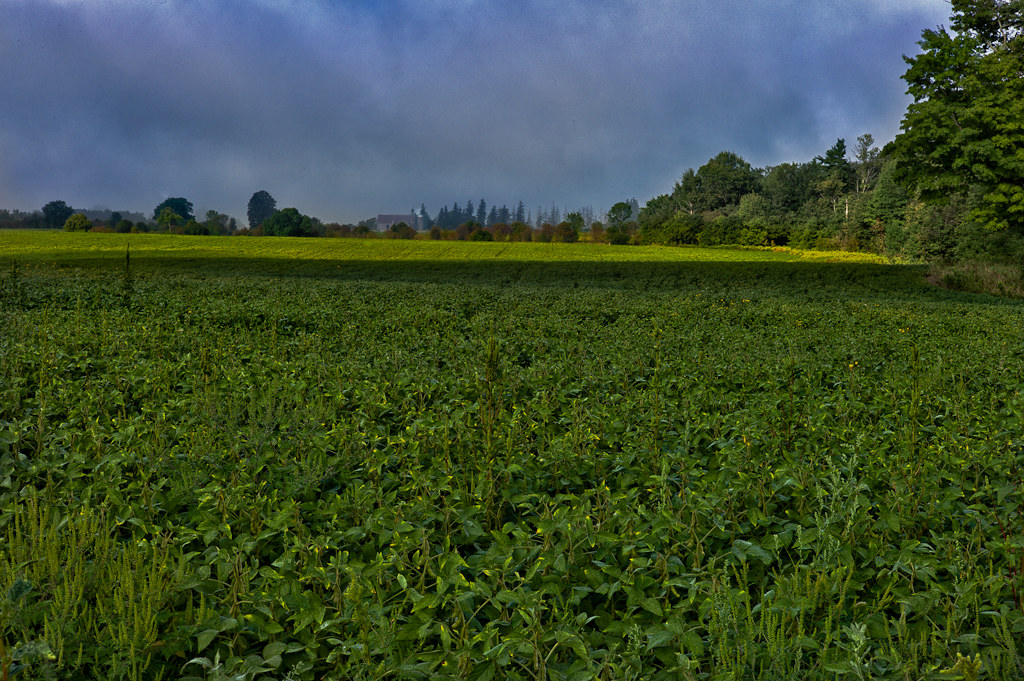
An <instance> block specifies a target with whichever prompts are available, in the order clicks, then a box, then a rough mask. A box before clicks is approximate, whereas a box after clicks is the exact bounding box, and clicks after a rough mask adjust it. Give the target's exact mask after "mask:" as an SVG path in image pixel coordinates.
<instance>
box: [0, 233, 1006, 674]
mask: <svg viewBox="0 0 1024 681" xmlns="http://www.w3.org/2000/svg"><path fill="white" fill-rule="evenodd" d="M0 277H2V283H3V288H2V292H0V678H4V679H7V678H14V679H22V678H24V679H47V678H81V679H132V680H142V679H242V680H248V679H260V680H268V681H269V680H271V679H294V680H313V679H435V678H437V679H471V680H474V681H488V680H490V679H510V680H523V681H526V680H530V681H542V680H545V681H546V680H549V679H550V680H563V679H564V680H574V681H583V680H589V679H637V680H639V679H644V680H652V679H658V680H661V679H664V680H670V679H671V680H675V679H693V680H709V681H710V680H715V681H719V680H722V681H724V680H727V679H728V680H747V679H762V680H766V681H768V680H778V679H821V680H824V679H828V680H840V679H842V680H846V679H892V680H897V679H898V680H901V681H903V680H905V681H916V680H925V679H935V680H938V679H946V680H948V679H994V680H1005V681H1009V680H1011V679H1019V678H1022V677H1024V395H1022V392H1021V391H1022V386H1024V302H1021V301H1011V300H1004V299H999V298H994V297H986V296H979V295H969V294H963V293H954V292H950V291H945V290H942V289H938V288H935V287H933V286H931V285H929V283H928V282H927V281H926V269H925V268H924V267H922V266H915V265H905V264H892V263H888V262H885V261H882V260H877V259H873V258H871V257H869V256H850V255H842V254H834V253H830V254H824V253H798V252H790V251H773V250H769V249H765V250H724V249H721V250H720V249H696V248H692V249H688V248H658V247H635V248H629V247H610V246H598V245H589V244H566V245H562V244H507V243H465V242H430V241H397V240H395V241H391V240H354V239H352V240H341V239H336V240H335V239H288V238H242V237H184V236H171V235H147V234H138V235H135V234H133V235H114V234H94V233H86V234H66V233H45V232H44V233H30V232H0Z"/></svg>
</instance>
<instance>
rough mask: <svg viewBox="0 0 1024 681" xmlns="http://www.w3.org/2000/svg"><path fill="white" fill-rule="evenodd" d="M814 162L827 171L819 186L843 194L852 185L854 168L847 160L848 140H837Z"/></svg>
mask: <svg viewBox="0 0 1024 681" xmlns="http://www.w3.org/2000/svg"><path fill="white" fill-rule="evenodd" d="M814 160H815V161H817V162H818V163H820V164H821V166H822V167H823V168H824V169H825V176H824V177H823V178H822V179H821V181H820V182H819V185H828V186H830V187H833V188H838V189H839V191H840V192H842V191H845V190H846V188H847V187H849V186H850V184H852V182H853V166H852V165H850V162H849V161H848V160H847V159H846V140H845V139H843V138H842V137H840V138H839V139H837V140H836V143H835V144H833V145H832V147H831V148H829V150H828V151H826V152H825V155H824V156H817V157H815V159H814Z"/></svg>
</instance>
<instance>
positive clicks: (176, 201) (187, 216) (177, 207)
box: [153, 196, 196, 222]
mask: <svg viewBox="0 0 1024 681" xmlns="http://www.w3.org/2000/svg"><path fill="white" fill-rule="evenodd" d="M164 208H170V209H171V210H172V211H174V214H175V215H177V216H178V217H179V218H181V221H182V222H188V221H189V220H195V218H196V216H195V214H193V212H192V202H191V201H188V200H187V199H184V198H182V197H180V196H175V197H171V198H169V199H164V201H163V202H162V203H160V204H159V205H157V207H156V208H154V209H153V219H154V220H158V221H159V218H160V213H161V212H163V210H164Z"/></svg>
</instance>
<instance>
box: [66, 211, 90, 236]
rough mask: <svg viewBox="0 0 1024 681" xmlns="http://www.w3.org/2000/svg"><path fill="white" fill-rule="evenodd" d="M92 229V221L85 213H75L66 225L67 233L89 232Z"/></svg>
mask: <svg viewBox="0 0 1024 681" xmlns="http://www.w3.org/2000/svg"><path fill="white" fill-rule="evenodd" d="M90 229H92V220H90V219H89V218H87V217H85V213H75V214H74V215H72V216H71V217H69V218H68V219H67V221H66V222H65V223H64V231H65V232H88V231H89V230H90Z"/></svg>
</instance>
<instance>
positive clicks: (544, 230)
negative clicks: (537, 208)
mask: <svg viewBox="0 0 1024 681" xmlns="http://www.w3.org/2000/svg"><path fill="white" fill-rule="evenodd" d="M554 236H555V226H554V225H553V224H551V223H550V222H544V223H541V226H540V227H538V228H537V229H535V230H533V240H534V241H537V242H539V243H543V244H546V243H549V242H550V241H551V239H552V238H553V237H554Z"/></svg>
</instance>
